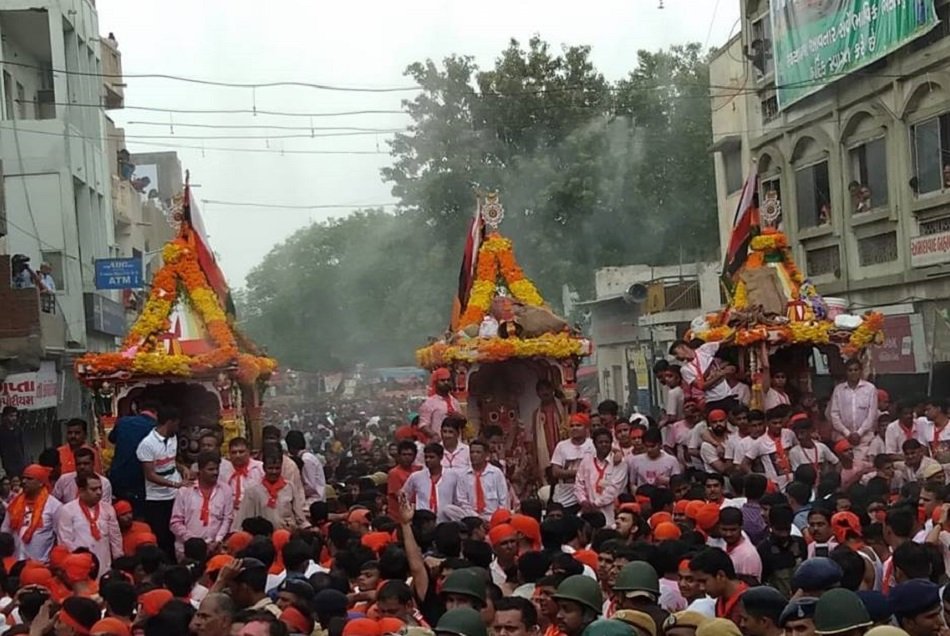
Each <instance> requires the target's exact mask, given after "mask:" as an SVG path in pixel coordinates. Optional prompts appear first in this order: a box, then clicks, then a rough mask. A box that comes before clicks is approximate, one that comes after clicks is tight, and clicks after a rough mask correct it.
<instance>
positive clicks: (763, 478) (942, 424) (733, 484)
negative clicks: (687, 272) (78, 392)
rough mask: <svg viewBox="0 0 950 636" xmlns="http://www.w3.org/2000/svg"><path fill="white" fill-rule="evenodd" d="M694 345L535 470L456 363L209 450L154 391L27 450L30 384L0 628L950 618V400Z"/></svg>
mask: <svg viewBox="0 0 950 636" xmlns="http://www.w3.org/2000/svg"><path fill="white" fill-rule="evenodd" d="M671 356H672V358H676V360H675V361H669V362H662V363H659V364H657V366H656V367H655V369H654V371H655V373H656V374H657V377H658V378H659V379H660V380H661V381H662V382H663V383H664V385H665V386H666V387H667V391H666V397H667V400H666V405H665V409H664V411H663V414H662V416H661V417H660V418H659V419H658V420H653V419H652V418H650V417H648V416H645V415H641V414H637V413H634V414H632V415H630V416H629V417H621V413H620V410H621V409H620V408H619V407H618V405H617V404H616V403H614V402H612V401H609V400H607V401H604V402H602V403H600V404H599V405H597V406H596V408H591V407H587V406H585V405H584V404H583V403H581V404H571V405H567V404H565V405H564V406H565V408H564V409H563V415H564V421H563V425H561V423H560V422H559V423H558V425H557V426H550V423H551V422H550V421H549V420H545V418H544V417H540V418H537V417H536V418H534V421H536V422H537V425H538V426H545V427H546V434H549V435H556V436H557V439H555V440H553V442H554V444H553V447H552V449H551V452H550V456H549V462H548V463H547V464H545V465H543V466H538V467H537V468H538V469H539V470H538V472H539V474H541V475H543V478H542V485H540V487H538V488H537V489H536V491H534V492H531V493H529V494H528V495H527V496H525V494H524V493H523V492H516V491H517V489H516V488H515V487H514V486H513V479H514V480H515V481H517V478H518V473H519V472H520V470H521V469H520V468H518V469H515V470H513V464H512V462H513V455H512V448H511V447H510V446H509V445H508V442H509V441H510V440H511V439H512V437H511V436H510V435H509V431H507V430H504V427H503V426H499V425H496V424H494V423H491V422H486V423H483V425H482V426H481V427H480V428H479V432H478V435H476V436H475V437H474V439H468V440H467V441H466V439H465V438H466V437H467V436H468V435H469V434H470V431H471V427H470V426H468V423H467V421H466V418H465V417H463V416H462V414H461V413H460V412H459V410H460V407H459V405H458V402H457V401H454V398H452V397H451V395H450V394H449V392H448V391H447V390H446V386H451V383H450V382H449V378H447V377H446V374H445V373H444V372H443V373H439V374H436V375H435V376H434V377H435V380H436V382H434V384H433V389H434V390H433V392H432V394H431V396H430V397H429V398H428V399H427V400H426V401H425V402H423V403H422V404H421V405H420V406H419V415H415V414H414V413H410V412H409V411H408V409H407V407H406V404H405V401H404V400H402V399H400V398H394V397H374V396H373V395H360V396H358V397H355V398H342V397H336V396H324V397H321V398H318V399H306V400H303V399H301V400H300V401H298V402H296V403H293V404H290V403H289V402H288V403H282V404H281V405H279V406H277V407H276V408H275V409H272V410H270V411H269V412H267V414H266V420H267V422H268V424H267V425H266V426H264V427H263V430H262V442H261V444H260V449H258V450H255V449H253V448H252V445H251V444H250V443H249V441H248V440H246V439H244V438H236V439H232V440H230V441H229V442H228V443H227V444H226V446H225V448H222V440H221V439H220V438H219V437H218V436H217V435H215V434H208V435H206V436H205V437H203V438H202V439H200V440H199V444H198V452H197V454H196V456H194V457H192V456H191V455H190V454H186V453H185V452H179V445H178V435H179V427H180V426H181V417H180V414H179V412H178V410H177V409H176V408H174V407H173V406H169V405H161V404H148V403H144V404H142V405H141V406H140V408H139V411H138V413H137V414H135V415H130V416H126V417H122V418H120V419H119V420H118V421H117V423H116V425H115V427H114V429H113V430H112V432H111V434H110V441H111V442H112V444H113V445H114V454H113V457H112V461H111V465H110V466H109V467H108V471H107V472H108V476H106V474H104V471H103V468H102V466H101V461H100V458H99V452H98V449H96V448H94V447H93V446H92V445H90V444H89V441H88V430H87V426H86V423H85V422H84V421H83V420H78V419H77V420H71V421H70V422H69V423H68V425H67V427H66V444H64V445H63V446H61V447H59V448H55V449H49V450H48V451H44V453H42V454H41V456H40V459H39V461H38V463H36V464H28V465H23V464H25V462H24V461H23V457H22V452H21V453H19V454H18V453H17V452H16V449H15V448H12V447H13V446H15V444H11V443H10V439H12V436H13V433H12V431H15V429H16V422H17V412H16V410H15V409H11V408H7V409H4V410H3V417H2V422H0V459H2V460H3V464H4V470H5V472H6V473H7V475H9V476H10V479H4V480H3V481H2V482H0V498H2V500H3V504H4V505H3V510H4V519H3V523H2V526H0V560H2V566H3V568H2V569H3V574H4V576H3V577H0V583H2V586H0V587H2V594H3V595H2V597H0V617H2V621H0V633H5V634H9V635H11V636H13V635H15V634H34V635H36V636H39V635H40V634H50V633H55V634H56V636H73V635H81V636H85V635H88V634H92V635H96V636H100V635H102V636H106V635H108V636H131V634H145V635H146V636H151V635H156V636H166V635H169V634H194V635H196V636H231V635H237V636H283V635H284V634H313V635H319V636H322V635H328V636H341V635H342V636H383V635H387V634H432V633H435V634H453V635H457V636H483V635H487V634H496V635H498V636H527V635H540V634H543V635H544V636H581V635H583V636H611V635H613V634H618V635H624V636H629V635H635V636H661V635H662V636H778V635H779V634H781V633H783V632H784V633H785V634H786V636H811V635H812V634H818V635H832V634H840V635H842V636H860V635H861V634H864V633H869V634H872V636H896V635H903V634H907V635H909V636H938V635H939V636H946V634H948V633H950V632H948V628H947V624H948V619H950V591H948V588H946V587H945V583H946V582H947V572H948V567H950V520H948V509H950V499H948V493H947V486H946V484H947V471H946V468H947V464H948V463H950V453H948V448H950V427H948V426H947V424H948V422H950V420H948V404H947V401H946V400H944V399H941V398H924V399H919V400H912V401H903V400H897V401H892V400H891V399H890V396H888V395H887V394H886V393H884V392H882V391H879V390H877V389H876V388H875V387H874V386H873V385H872V384H870V383H869V382H868V381H867V380H866V379H864V378H863V368H862V367H861V365H860V363H859V362H857V361H851V362H849V363H848V365H847V371H848V376H847V377H846V378H845V381H844V382H842V383H841V384H839V385H838V386H837V387H836V388H835V390H834V392H833V394H832V395H831V396H829V398H828V399H827V400H819V399H816V398H815V396H813V395H810V394H809V393H808V392H807V391H796V390H794V388H793V387H792V386H791V385H790V383H788V382H787V379H786V378H785V377H784V374H783V373H782V372H781V371H779V370H778V369H773V370H771V371H769V370H768V369H766V370H765V375H766V379H765V382H764V386H762V385H760V386H757V387H755V389H752V387H749V386H748V385H746V384H744V383H743V382H742V381H741V380H740V379H737V376H738V374H737V373H736V370H735V369H734V368H733V367H731V366H730V365H729V364H728V363H726V362H724V361H723V360H721V359H719V358H717V357H716V356H715V352H714V351H712V350H711V349H709V348H707V349H704V348H703V347H699V348H693V347H690V346H689V345H686V343H677V344H676V345H674V347H673V349H672V350H671ZM440 383H441V384H440ZM540 384H541V383H539V387H538V391H539V395H541V394H542V393H545V392H546V391H547V389H546V388H545V387H543V386H541V385H540ZM440 387H441V388H440ZM759 389H762V391H761V394H762V395H761V396H760V397H761V398H762V399H761V400H758V399H757V397H756V395H755V393H757V392H758V391H759ZM545 394H546V393H545ZM757 401H761V402H762V403H763V405H764V407H765V408H763V409H756V408H750V403H755V402H757ZM543 403H544V400H543V399H542V404H543ZM550 413H553V414H558V413H561V410H560V407H558V408H557V409H554V408H552V409H551V410H550ZM528 433H529V435H528V441H527V442H526V443H527V444H534V442H535V440H536V439H537V435H538V432H537V431H532V430H530V429H529V430H528ZM222 450H223V451H224V452H223V453H222ZM18 462H19V464H18ZM945 502H946V503H945Z"/></svg>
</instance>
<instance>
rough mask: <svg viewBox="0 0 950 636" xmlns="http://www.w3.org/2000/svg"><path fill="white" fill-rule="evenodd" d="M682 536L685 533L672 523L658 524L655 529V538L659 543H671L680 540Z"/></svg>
mask: <svg viewBox="0 0 950 636" xmlns="http://www.w3.org/2000/svg"><path fill="white" fill-rule="evenodd" d="M682 534H683V533H682V532H681V531H680V528H679V526H678V525H676V524H675V523H672V522H670V521H663V522H661V523H658V524H656V527H655V528H654V529H653V538H654V539H656V540H657V541H670V540H673V539H679V538H680V537H681V536H682Z"/></svg>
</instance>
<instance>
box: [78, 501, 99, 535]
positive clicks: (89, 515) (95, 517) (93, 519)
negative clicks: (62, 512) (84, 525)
mask: <svg viewBox="0 0 950 636" xmlns="http://www.w3.org/2000/svg"><path fill="white" fill-rule="evenodd" d="M79 509H80V510H82V515H83V516H84V517H85V518H86V521H88V522H89V532H91V533H92V538H93V539H95V540H96V541H98V540H100V539H101V538H102V532H101V531H100V530H99V506H96V510H95V514H93V510H92V508H90V507H89V506H87V505H86V504H84V503H83V502H82V501H81V500H80V502H79Z"/></svg>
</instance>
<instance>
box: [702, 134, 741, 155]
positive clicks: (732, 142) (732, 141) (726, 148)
mask: <svg viewBox="0 0 950 636" xmlns="http://www.w3.org/2000/svg"><path fill="white" fill-rule="evenodd" d="M741 147H742V137H740V136H739V135H726V136H725V137H720V138H719V139H717V140H716V141H714V142H713V143H712V145H710V146H709V147H708V148H707V149H706V150H707V151H708V152H709V153H714V152H730V151H733V150H738V149H739V148H741Z"/></svg>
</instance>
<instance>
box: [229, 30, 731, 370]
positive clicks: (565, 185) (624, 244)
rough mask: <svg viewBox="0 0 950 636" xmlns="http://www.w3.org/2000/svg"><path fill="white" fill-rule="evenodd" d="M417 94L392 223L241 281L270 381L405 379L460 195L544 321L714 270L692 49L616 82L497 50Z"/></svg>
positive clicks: (454, 269) (447, 266)
mask: <svg viewBox="0 0 950 636" xmlns="http://www.w3.org/2000/svg"><path fill="white" fill-rule="evenodd" d="M407 75H409V76H410V77H411V78H412V79H413V80H415V82H416V83H417V84H418V85H419V86H421V87H422V90H421V91H420V92H419V93H418V95H417V96H416V97H415V98H414V99H413V100H411V101H407V102H405V104H404V106H405V108H406V110H407V112H408V113H409V114H410V115H411V117H412V123H411V125H410V126H409V127H408V129H407V130H406V131H405V132H404V133H401V134H397V135H395V138H394V140H393V141H392V142H391V153H392V158H393V163H392V166H391V167H389V168H385V169H384V170H383V177H384V178H385V179H386V180H387V181H389V182H391V183H392V186H393V194H394V195H395V196H396V197H397V198H398V199H399V200H400V201H401V203H402V208H401V211H400V212H399V213H398V214H395V215H391V214H386V213H383V212H381V211H361V212H359V213H356V214H354V215H352V216H350V217H347V218H345V219H341V220H336V221H332V222H329V223H323V224H315V225H312V226H310V227H309V228H306V229H304V230H301V231H300V232H298V233H297V234H295V235H294V236H292V237H291V238H290V239H288V240H287V241H286V242H285V243H284V244H282V245H280V246H278V247H276V248H275V249H274V250H273V251H272V252H271V253H270V254H269V255H268V256H267V257H266V258H265V260H264V262H263V263H261V265H260V266H258V267H257V268H256V269H255V270H254V272H253V273H252V274H251V275H250V276H249V277H248V289H247V294H246V298H245V300H244V302H246V306H247V316H246V323H245V327H246V329H247V330H248V331H249V333H250V334H251V335H252V336H253V337H255V338H256V339H258V340H259V341H260V342H262V343H266V344H267V345H268V346H269V353H270V355H274V356H276V357H278V358H279V359H280V360H281V362H282V363H283V364H284V365H285V366H291V367H298V368H307V369H332V368H342V367H346V366H350V365H352V364H353V363H355V362H366V363H367V364H411V363H412V357H411V352H412V351H413V350H414V348H416V347H418V346H420V345H422V344H424V343H425V338H426V336H428V335H436V334H438V333H440V332H441V331H442V330H443V329H444V327H445V325H446V324H447V322H448V316H449V310H450V302H451V298H452V296H453V294H454V291H455V285H456V281H457V275H458V267H459V261H460V257H461V248H462V245H463V243H464V238H465V231H466V227H467V223H468V221H469V219H470V218H471V215H472V213H473V211H474V204H475V202H474V191H475V189H476V188H482V189H484V190H498V191H499V192H501V194H502V202H503V204H504V205H505V209H506V213H507V214H506V220H505V222H504V225H503V226H502V232H503V233H504V234H505V235H506V236H509V237H510V238H512V239H513V241H514V243H515V247H516V250H517V253H518V258H519V261H520V262H521V264H522V265H523V266H524V268H525V270H526V273H527V274H528V275H529V276H530V277H531V278H532V279H533V280H534V281H535V282H536V283H537V284H538V286H539V288H540V291H541V292H542V295H544V297H545V298H546V299H547V300H548V302H550V303H552V304H553V305H555V306H556V305H557V301H558V300H559V299H560V296H561V285H563V284H567V285H569V286H570V287H572V288H573V289H575V290H577V291H578V292H579V293H580V296H581V297H590V296H591V295H592V293H593V271H594V269H596V268H598V267H604V266H610V265H626V264H632V263H651V264H657V265H659V264H668V263H675V262H677V261H678V260H679V259H680V258H683V259H685V260H695V259H704V258H715V256H716V253H717V252H716V250H717V245H718V240H717V239H718V234H717V220H716V202H715V186H714V181H713V171H712V161H711V159H710V156H709V154H708V151H707V147H708V145H709V142H710V137H711V134H710V118H711V114H710V106H709V99H708V69H707V65H706V60H705V59H704V55H703V52H702V51H701V47H700V46H699V45H698V44H690V45H687V46H679V47H672V48H671V49H669V50H667V51H659V52H655V53H651V52H646V51H641V52H640V53H639V55H638V60H637V64H636V68H635V70H634V71H633V72H632V73H630V75H629V76H628V77H627V78H625V79H623V80H622V81H620V82H617V83H613V84H612V83H610V82H608V81H607V80H605V79H604V77H603V76H602V75H601V74H600V73H598V72H597V70H596V69H595V68H594V65H593V63H592V62H591V59H590V49H589V47H585V46H573V47H566V48H564V49H563V50H562V51H561V52H560V53H557V52H554V51H552V49H551V47H550V46H549V45H548V44H547V43H545V42H544V41H542V40H541V39H540V38H537V37H535V38H533V39H532V40H531V41H530V42H528V44H527V47H523V46H521V45H520V44H519V43H518V42H516V41H511V43H510V45H509V46H508V48H506V49H505V50H504V51H502V53H501V55H500V56H499V57H498V59H497V60H496V61H495V64H494V67H493V68H491V69H489V70H485V71H482V70H480V69H478V67H477V66H476V64H475V63H474V61H473V59H472V58H471V57H466V56H458V55H453V56H451V57H448V58H446V59H445V60H443V62H442V64H441V66H440V65H437V64H436V63H434V62H433V61H431V60H427V61H426V62H419V63H415V64H413V65H411V66H410V67H409V68H408V70H407Z"/></svg>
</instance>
